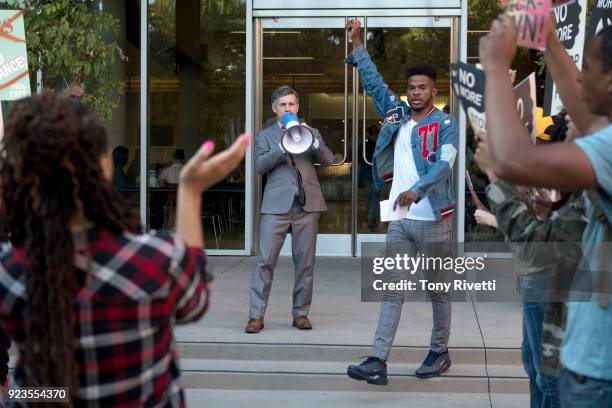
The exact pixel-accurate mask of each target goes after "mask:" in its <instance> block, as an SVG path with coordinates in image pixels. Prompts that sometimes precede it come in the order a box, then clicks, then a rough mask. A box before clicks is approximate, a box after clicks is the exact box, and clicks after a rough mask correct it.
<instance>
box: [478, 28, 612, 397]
mask: <svg viewBox="0 0 612 408" xmlns="http://www.w3.org/2000/svg"><path fill="white" fill-rule="evenodd" d="M479 50H480V59H481V62H482V65H483V67H484V70H485V73H486V75H487V83H486V90H485V100H486V112H487V124H488V135H489V139H490V146H491V153H492V156H493V171H494V173H495V174H496V175H497V176H499V177H501V178H503V179H506V180H509V181H512V182H514V183H517V184H522V185H527V186H542V187H552V188H559V189H564V190H572V191H576V190H589V191H587V192H586V193H585V194H586V197H587V198H586V201H587V204H586V206H587V209H586V214H587V218H588V224H587V226H586V229H585V232H584V234H583V235H582V242H583V258H582V261H581V264H580V266H579V268H578V270H577V271H576V275H575V279H574V281H575V282H576V283H582V282H584V281H588V282H590V281H591V280H593V282H594V287H593V288H594V291H593V292H594V293H593V296H592V297H591V301H586V302H570V304H569V308H568V318H567V326H566V334H565V338H564V341H563V345H562V347H561V359H562V362H563V364H564V367H565V369H564V371H563V373H562V375H561V379H560V400H561V404H562V406H567V407H572V406H578V405H579V406H584V407H595V406H609V405H610V404H611V401H610V399H609V398H610V396H611V395H612V349H611V348H610V347H609V341H610V338H612V307H611V306H610V305H609V303H610V299H609V298H610V293H609V292H610V282H609V281H610V279H609V275H610V271H611V269H612V261H611V260H610V251H609V249H605V248H602V245H601V244H602V243H606V242H609V241H610V238H611V227H610V222H611V221H612V126H611V125H608V126H606V127H604V128H603V129H601V130H598V131H596V132H595V133H592V134H590V135H588V136H585V137H583V138H581V139H578V140H576V141H575V142H574V143H554V144H550V145H533V144H532V143H531V141H530V138H529V135H528V134H527V131H526V129H525V127H524V126H523V125H522V124H521V122H520V120H519V118H518V114H517V113H516V110H515V109H514V103H515V102H514V96H513V94H512V87H511V86H510V84H509V83H508V81H507V80H504V76H505V75H506V73H507V70H508V68H509V67H510V62H511V60H512V58H513V57H514V55H515V53H516V31H515V26H514V21H513V20H512V18H511V17H508V16H501V17H499V18H498V19H497V20H495V21H494V22H493V24H492V25H491V31H490V33H489V34H487V35H486V36H484V37H483V38H482V39H481V40H480V46H479ZM579 82H580V83H581V90H580V96H581V98H582V102H581V103H582V105H583V106H586V108H587V110H588V112H589V113H590V114H593V115H596V116H606V117H607V118H608V121H610V120H612V27H607V28H604V29H603V30H602V31H601V32H600V33H599V34H598V35H597V36H596V37H595V38H594V39H593V40H592V41H591V42H590V43H589V44H588V46H587V49H586V53H585V59H584V64H583V69H582V72H581V73H580V75H579ZM561 96H562V99H563V102H564V104H565V105H566V107H567V109H568V112H569V113H570V115H572V119H573V120H574V121H575V123H577V124H580V123H583V118H581V117H580V116H581V115H580V112H579V110H578V109H575V108H574V109H573V111H572V110H571V109H570V106H568V105H567V103H566V100H565V99H567V98H564V96H563V94H562V95H561ZM573 97H574V98H575V97H576V95H573ZM581 126H582V127H583V128H584V125H579V126H578V128H579V129H580V128H581ZM536 170H537V171H536ZM606 398H607V399H606Z"/></svg>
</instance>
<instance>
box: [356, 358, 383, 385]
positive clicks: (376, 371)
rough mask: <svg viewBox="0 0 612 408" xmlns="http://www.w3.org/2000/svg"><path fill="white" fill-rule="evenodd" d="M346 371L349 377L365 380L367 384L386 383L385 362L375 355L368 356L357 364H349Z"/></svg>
mask: <svg viewBox="0 0 612 408" xmlns="http://www.w3.org/2000/svg"><path fill="white" fill-rule="evenodd" d="M346 373H347V374H348V376H349V377H351V378H353V379H355V380H359V381H367V382H368V384H374V385H387V384H388V383H389V380H387V364H386V363H385V362H384V361H382V360H381V359H379V358H377V357H368V359H367V360H366V361H364V362H363V363H361V364H359V365H350V366H349V368H348V370H346Z"/></svg>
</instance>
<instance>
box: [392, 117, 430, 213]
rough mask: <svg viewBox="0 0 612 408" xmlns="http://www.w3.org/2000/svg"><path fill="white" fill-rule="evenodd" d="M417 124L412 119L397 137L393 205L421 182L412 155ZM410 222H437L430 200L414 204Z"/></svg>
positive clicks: (394, 155) (394, 156) (424, 199)
mask: <svg viewBox="0 0 612 408" xmlns="http://www.w3.org/2000/svg"><path fill="white" fill-rule="evenodd" d="M415 125H416V122H415V121H414V120H412V119H410V120H409V121H408V122H406V123H404V124H403V125H402V127H401V128H400V130H399V132H398V135H397V136H396V137H395V144H394V153H393V183H392V184H391V193H390V194H389V200H390V202H391V203H394V202H395V199H396V198H397V197H398V196H399V195H400V193H403V192H404V191H407V190H410V187H412V186H413V185H414V184H415V183H416V182H417V181H419V173H418V172H417V168H416V164H415V162H414V156H413V154H412V146H411V144H412V140H411V137H410V136H411V135H412V129H413V128H414V126H415ZM404 218H408V219H410V220H418V221H435V220H436V216H435V215H434V213H433V209H432V207H431V204H430V202H429V198H427V197H423V198H422V199H421V201H419V202H418V203H417V204H414V203H413V204H412V205H411V206H410V210H408V214H406V217H404Z"/></svg>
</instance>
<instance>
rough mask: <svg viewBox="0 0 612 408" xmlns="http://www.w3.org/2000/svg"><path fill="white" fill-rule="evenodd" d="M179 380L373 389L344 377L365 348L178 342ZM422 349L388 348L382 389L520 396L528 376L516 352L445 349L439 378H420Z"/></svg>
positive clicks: (234, 386) (217, 385)
mask: <svg viewBox="0 0 612 408" xmlns="http://www.w3.org/2000/svg"><path fill="white" fill-rule="evenodd" d="M178 346H179V355H180V357H181V362H180V365H181V370H182V372H183V383H184V384H185V387H186V388H188V389H217V390H224V389H226V390H260V391H262V390H267V391H275V390H276V391H281V390H287V391H312V392H316V391H321V392H323V391H325V392H345V391H353V392H363V391H365V390H367V391H371V390H374V389H376V390H378V389H381V387H377V386H371V385H368V384H367V383H365V382H358V381H354V380H352V379H350V378H348V377H347V375H346V369H347V367H348V365H349V364H355V363H358V362H359V361H361V357H362V356H365V355H367V354H368V353H369V351H370V348H369V347H367V346H357V345H346V346H339V345H321V344H269V343H266V344H258V343H221V342H219V343H186V342H181V343H178ZM427 351H428V349H426V348H423V347H394V349H393V351H392V354H391V358H390V363H389V365H388V370H389V386H387V387H382V388H383V389H384V390H385V392H389V391H391V392H423V393H427V392H438V393H477V394H480V393H485V394H487V393H489V392H490V393H503V394H526V393H528V392H529V387H528V380H527V377H526V375H525V373H524V371H523V368H522V364H521V360H520V350H518V349H488V350H487V364H486V365H485V359H484V354H485V351H484V349H479V348H457V349H450V354H451V359H452V361H453V365H452V367H451V368H450V369H449V370H448V371H447V372H446V373H444V374H443V376H442V377H439V378H433V379H428V380H421V379H418V378H416V377H415V376H414V371H415V370H416V368H417V367H418V366H419V365H420V364H421V362H422V361H423V359H424V357H425V356H426V355H427Z"/></svg>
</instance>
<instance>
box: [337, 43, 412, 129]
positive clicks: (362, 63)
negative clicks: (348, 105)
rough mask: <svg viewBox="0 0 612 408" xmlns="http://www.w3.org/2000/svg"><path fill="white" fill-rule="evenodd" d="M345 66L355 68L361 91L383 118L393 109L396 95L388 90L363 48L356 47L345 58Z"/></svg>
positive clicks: (396, 99) (396, 101)
mask: <svg viewBox="0 0 612 408" xmlns="http://www.w3.org/2000/svg"><path fill="white" fill-rule="evenodd" d="M345 62H346V63H347V64H349V65H352V66H354V67H357V69H358V70H359V76H360V78H361V84H362V85H363V89H365V91H366V92H367V93H368V95H370V96H371V97H372V99H373V100H374V107H375V108H376V110H377V111H378V113H379V114H380V116H382V117H383V118H384V117H385V116H386V115H387V112H389V111H390V110H391V109H393V108H395V107H396V106H397V105H398V103H399V101H400V99H399V97H398V96H397V94H396V93H395V92H393V91H391V90H390V89H389V85H387V84H386V83H385V81H384V79H383V77H382V75H380V73H379V72H378V70H377V69H376V65H374V63H373V62H372V60H371V59H370V55H369V54H368V51H367V50H366V48H365V47H364V46H361V47H357V48H355V49H354V50H353V52H352V53H350V54H349V56H348V57H347V58H346V61H345Z"/></svg>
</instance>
